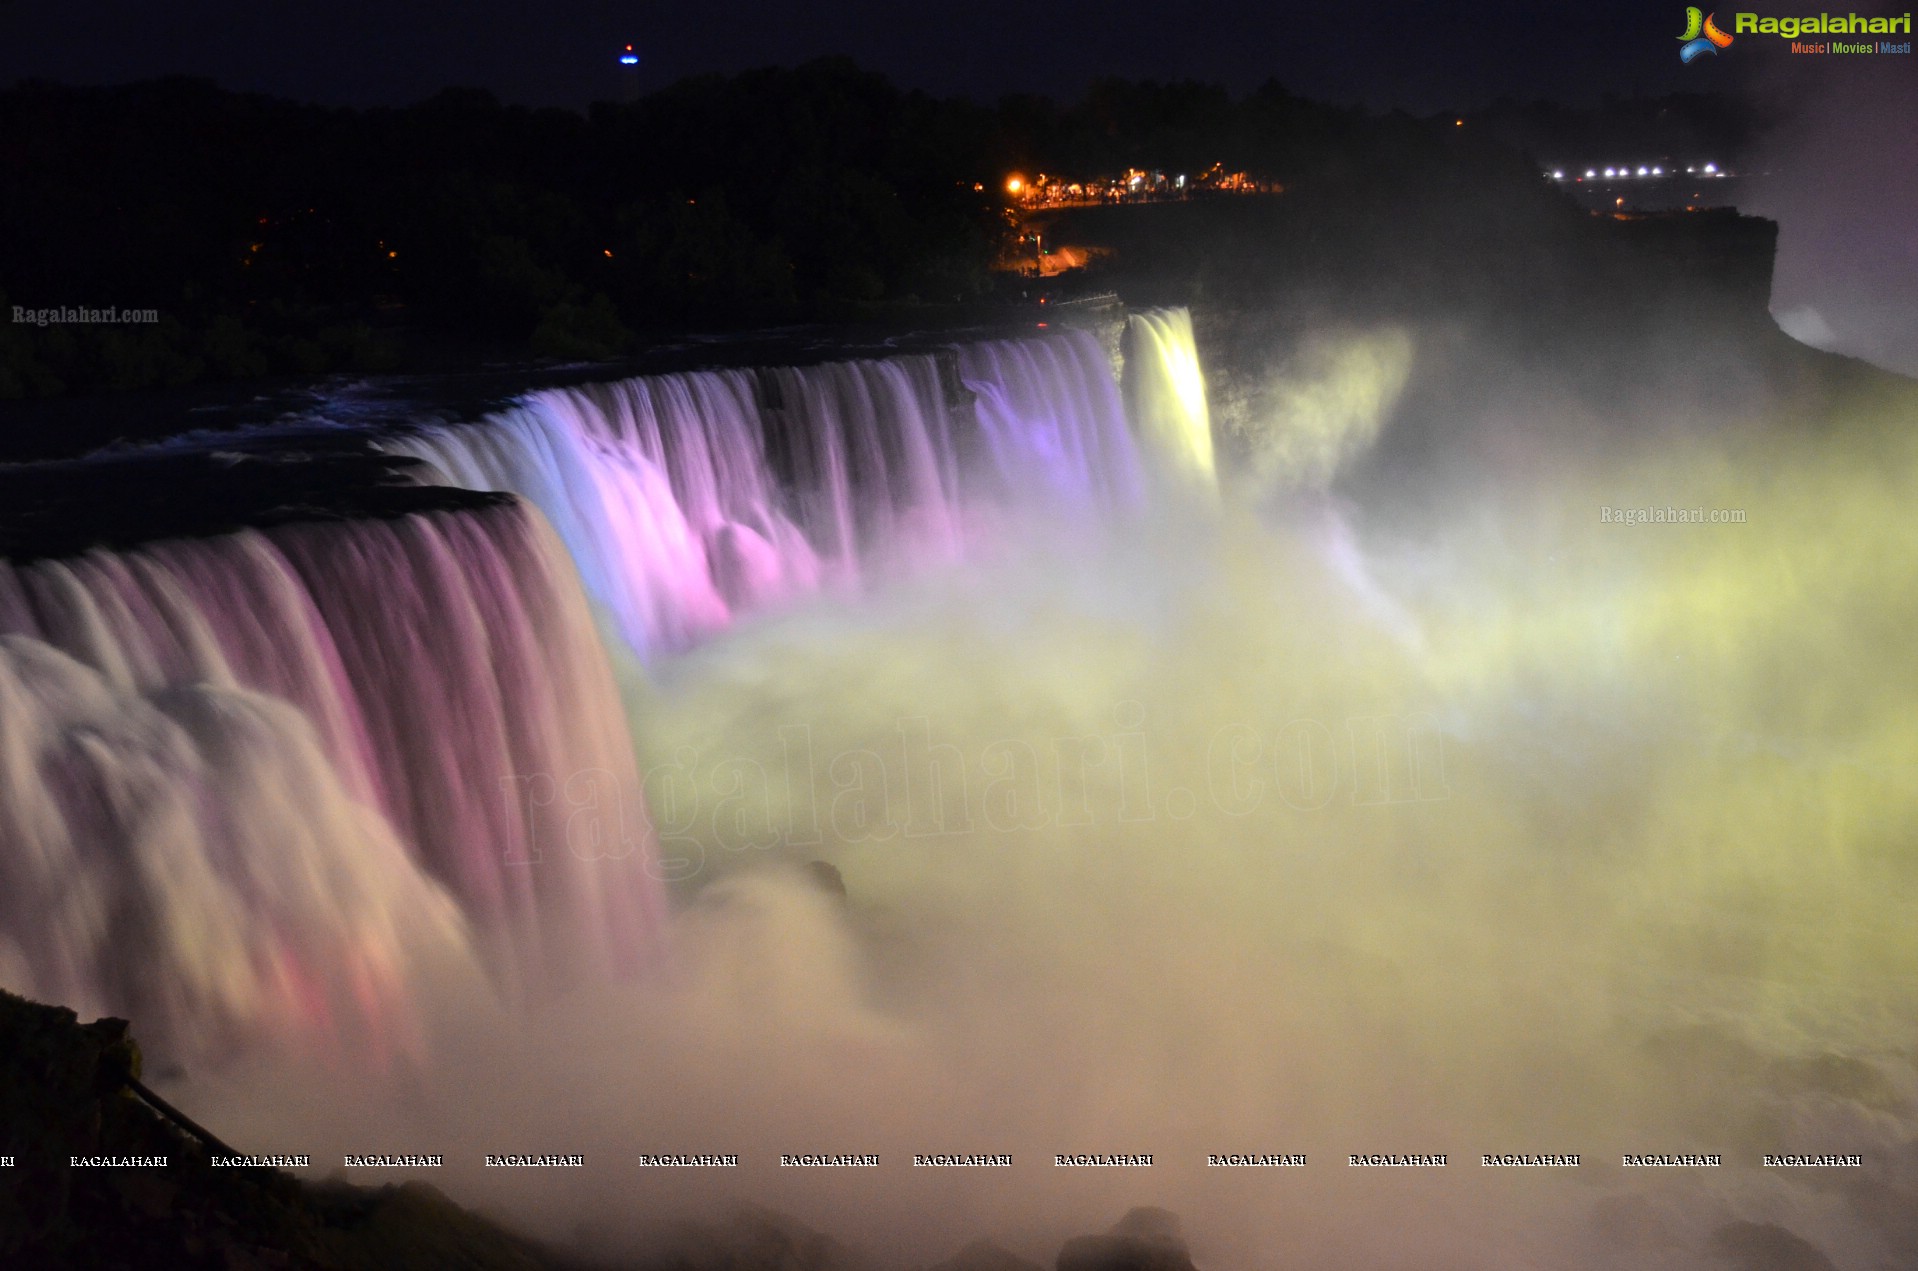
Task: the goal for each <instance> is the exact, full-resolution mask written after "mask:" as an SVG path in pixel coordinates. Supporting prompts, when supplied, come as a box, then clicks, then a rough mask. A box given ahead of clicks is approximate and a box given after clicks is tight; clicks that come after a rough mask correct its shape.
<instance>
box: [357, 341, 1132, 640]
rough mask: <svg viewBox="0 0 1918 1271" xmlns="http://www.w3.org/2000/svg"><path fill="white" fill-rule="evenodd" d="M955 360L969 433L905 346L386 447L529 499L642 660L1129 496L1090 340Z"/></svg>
mask: <svg viewBox="0 0 1918 1271" xmlns="http://www.w3.org/2000/svg"><path fill="white" fill-rule="evenodd" d="M956 357H957V365H958V375H959V379H960V381H961V383H962V384H963V385H964V386H965V387H966V388H968V389H970V390H972V392H973V393H974V394H975V395H976V398H977V407H976V415H977V423H976V425H975V424H974V423H973V422H972V421H971V420H969V419H967V418H966V411H965V409H964V408H963V406H959V407H955V405H954V404H953V403H952V402H951V401H949V400H948V398H949V397H950V396H951V394H950V393H949V392H948V389H947V387H946V386H945V384H944V383H943V382H942V378H941V374H940V363H939V360H938V358H937V357H936V356H934V355H929V354H914V355H904V356H900V357H895V358H890V359H885V360H877V361H874V360H862V361H853V362H841V363H830V364H826V365H822V366H813V367H802V368H792V367H786V368H778V369H773V370H767V371H762V372H759V373H758V374H756V375H755V374H754V373H752V372H746V371H700V372H691V373H683V374H672V375H658V376H647V377H642V378H637V379H629V380H624V381H620V382H617V383H611V384H597V385H591V386H588V387H584V388H572V389H554V390H549V391H545V392H540V393H534V394H532V395H530V396H529V397H527V398H526V399H524V400H523V401H522V402H520V403H519V404H517V405H515V406H514V407H512V408H510V409H508V410H506V411H502V412H500V413H497V414H495V415H492V416H490V417H488V418H487V419H485V420H482V421H480V422H478V423H473V424H452V425H438V426H434V427H431V428H427V429H424V430H421V431H419V432H416V433H414V434H412V435H409V436H403V437H396V438H392V439H389V440H388V441H387V442H386V443H385V444H386V445H387V446H388V447H389V448H390V449H392V450H394V451H396V452H399V453H405V454H410V455H413V456H415V457H418V458H420V459H423V460H425V461H426V462H427V463H429V464H431V465H432V466H433V467H434V468H435V469H437V471H438V472H439V473H440V474H441V475H442V478H443V479H444V480H445V481H446V482H447V483H448V484H451V485H455V486H460V487H464V488H468V489H475V490H497V491H512V492H514V493H517V494H520V495H522V496H523V497H525V498H527V499H529V500H531V501H532V502H533V503H535V504H536V505H538V506H539V507H540V508H541V509H543V510H544V511H545V512H546V514H547V516H548V517H549V518H550V519H551V521H552V522H553V525H554V527H555V528H556V529H557V530H558V531H559V533H560V536H561V537H562V538H563V539H564V540H565V541H566V544H567V546H568V548H569V549H570V550H571V552H572V554H573V557H574V559H575V561H577V562H578V565H579V568H580V573H581V575H582V577H583V578H584V580H585V582H586V586H587V589H588V591H589V592H590V593H591V594H592V595H593V597H594V598H595V599H596V600H597V601H598V602H599V603H600V604H601V605H602V606H603V607H604V609H605V610H606V611H607V612H608V613H609V614H610V615H611V616H612V618H613V622H614V626H615V628H616V629H617V630H618V632H619V633H620V634H621V635H622V636H623V637H624V638H625V640H626V641H627V642H628V643H629V644H630V645H632V647H633V648H634V649H636V650H637V651H639V652H640V653H642V654H643V655H648V656H653V655H657V654H660V653H666V652H670V651H672V650H675V649H680V648H684V647H687V646H688V645H691V644H694V643H696V642H698V640H699V639H700V638H701V637H702V636H704V635H707V634H710V633H711V632H713V631H715V630H718V629H720V628H723V627H724V626H726V625H728V624H729V623H730V622H731V621H732V620H733V619H734V618H735V617H737V616H739V615H742V614H748V613H752V612H755V611H758V610H762V609H765V608H767V607H769V606H772V605H775V604H777V603H778V602H780V601H781V600H785V599H789V598H795V597H800V596H805V595H809V594H812V593H814V592H817V591H819V590H820V589H821V588H822V587H839V588H855V587H858V586H860V585H862V584H864V583H866V582H869V581H871V580H872V579H873V578H874V577H878V576H885V575H889V574H897V573H899V572H900V571H902V570H904V571H911V570H913V569H916V568H918V567H919V566H921V565H923V564H924V563H927V562H931V561H941V560H952V559H955V558H957V557H959V556H962V555H963V554H964V553H965V552H966V550H967V544H968V542H969V541H970V540H971V539H973V538H976V537H980V536H990V534H991V533H992V531H993V528H994V523H995V522H996V521H997V520H999V519H1000V517H1001V516H1002V514H1003V513H1004V511H1005V510H1006V505H1007V504H1013V505H1021V506H1027V507H1035V508H1043V507H1051V506H1054V505H1056V503H1057V501H1058V500H1059V499H1060V498H1062V497H1063V498H1065V499H1066V500H1067V501H1068V502H1070V503H1071V504H1072V505H1073V506H1075V507H1078V508H1081V509H1105V510H1116V509H1123V508H1126V507H1130V506H1133V505H1135V504H1136V503H1137V501H1138V499H1139V497H1140V491H1141V487H1142V484H1143V483H1142V478H1141V475H1140V470H1139V462H1138V458H1137V455H1136V452H1135V448H1134V446H1133V443H1132V440H1131V437H1130V435H1129V433H1128V431H1127V428H1126V423H1125V417H1124V414H1123V411H1122V408H1121V405H1120V401H1119V398H1118V394H1117V390H1116V386H1115V385H1114V382H1113V378H1112V372H1111V368H1110V365H1109V363H1108V362H1107V360H1106V358H1105V356H1104V354H1103V353H1102V352H1101V350H1100V349H1099V346H1098V343H1097V342H1096V341H1095V340H1094V339H1093V338H1092V337H1091V336H1089V335H1087V334H1085V333H1084V332H1077V331H1062V332H1058V333H1056V334H1053V335H1051V336H1048V337H1043V338H1037V339H1027V340H1007V341H987V342H982V343H977V344H969V345H963V346H960V347H959V349H958V350H957V352H956Z"/></svg>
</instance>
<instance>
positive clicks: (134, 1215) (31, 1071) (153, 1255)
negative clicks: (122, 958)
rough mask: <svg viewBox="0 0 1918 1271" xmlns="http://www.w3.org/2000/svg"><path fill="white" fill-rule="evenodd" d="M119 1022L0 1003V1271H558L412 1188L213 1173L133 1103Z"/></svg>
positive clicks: (133, 1073) (184, 1137)
mask: <svg viewBox="0 0 1918 1271" xmlns="http://www.w3.org/2000/svg"><path fill="white" fill-rule="evenodd" d="M139 1075H140V1051H139V1047H138V1046H137V1045H136V1044H135V1043H134V1041H133V1039H132V1037H131V1035H130V1034H129V1032H128V1028H127V1024H126V1022H125V1021H124V1020H116V1019H105V1020H99V1021H97V1022H95V1023H92V1024H87V1025H82V1024H81V1023H80V1022H79V1019H78V1017H76V1016H75V1015H74V1013H73V1012H72V1011H69V1010H65V1009H63V1008H61V1007H55V1006H42V1005H40V1004H38V1003H35V1002H29V1001H27V1000H25V999H24V998H20V997H15V996H14V995H13V994H11V993H7V992H4V991H0V1156H10V1157H12V1158H13V1160H14V1165H13V1167H12V1168H10V1169H4V1170H0V1266H4V1267H7V1268H9V1271H16V1269H17V1271H28V1269H37V1268H49V1269H51V1268H56V1267H57V1268H62V1269H63V1271H85V1269H86V1268H95V1267H98V1268H108V1267H111V1268H114V1269H115V1271H145V1269H146V1268H153V1269H154V1271H161V1269H164V1271H192V1269H194V1268H207V1269H209V1271H213V1269H218V1271H245V1269H250V1268H265V1267H275V1268H293V1269H295V1271H359V1269H360V1268H367V1269H368V1271H372V1269H373V1268H389V1267H408V1268H426V1269H429V1271H430V1269H433V1268H454V1267H459V1268H470V1269H472V1271H554V1269H560V1268H568V1267H571V1266H573V1265H574V1264H570V1263H568V1262H566V1261H564V1260H563V1259H560V1258H558V1257H556V1256H554V1255H551V1254H549V1253H547V1252H546V1251H544V1250H542V1249H540V1248H538V1247H537V1246H535V1245H533V1244H532V1243H530V1242H528V1241H525V1240H522V1239H520V1238H519V1237H517V1236H514V1235H512V1234H511V1233H510V1232H507V1231H504V1230H502V1229H501V1228H499V1227H497V1226H494V1225H493V1224H492V1223H489V1222H487V1221H485V1220H484V1219H482V1218H478V1217H476V1216H474V1215H473V1214H470V1213H467V1212H466V1211H465V1210H463V1209H461V1208H460V1207H459V1206H457V1205H455V1204H454V1203H453V1202H452V1201H450V1200H448V1199H447V1198H446V1197H445V1196H443V1195H441V1194H440V1193H439V1192H437V1191H435V1190H434V1189H433V1188H431V1187H427V1186H425V1185H423V1184H407V1185H406V1186H403V1187H385V1188H378V1189H374V1188H361V1187H351V1186H348V1185H346V1184H344V1183H338V1184H323V1185H320V1186H317V1187H315V1186H309V1185H307V1184H304V1183H302V1182H301V1181H299V1180H298V1179H296V1178H294V1177H293V1176H292V1175H290V1174H286V1173H282V1172H280V1171H278V1170H267V1169H217V1170H216V1169H214V1168H212V1167H211V1165H210V1164H209V1162H208V1153H207V1149H206V1147H205V1146H204V1145H203V1144H202V1143H201V1142H200V1141H199V1140H198V1139H196V1138H195V1137H193V1136H191V1135H189V1134H187V1133H185V1132H184V1131H182V1130H181V1129H180V1128H178V1127H177V1126H176V1125H175V1124H173V1123H172V1122H171V1121H170V1120H169V1119H168V1118H166V1117H164V1116H162V1115H161V1114H160V1113H159V1112H156V1111H155V1110H154V1108H152V1107H151V1106H149V1105H148V1104H147V1103H145V1102H143V1101H142V1100H141V1099H140V1098H139V1097H138V1096H136V1095H135V1094H134V1093H133V1092H132V1090H131V1089H130V1086H129V1079H132V1080H134V1081H137V1080H138V1078H139ZM75 1156H112V1157H127V1156H143V1157H154V1156H163V1157H165V1158H166V1161H167V1164H166V1167H165V1168H163V1169H74V1168H72V1167H71V1158H73V1157H75Z"/></svg>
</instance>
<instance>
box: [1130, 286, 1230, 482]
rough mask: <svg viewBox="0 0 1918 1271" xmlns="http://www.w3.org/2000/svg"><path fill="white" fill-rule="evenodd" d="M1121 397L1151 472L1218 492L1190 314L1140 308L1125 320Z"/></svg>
mask: <svg viewBox="0 0 1918 1271" xmlns="http://www.w3.org/2000/svg"><path fill="white" fill-rule="evenodd" d="M1125 398H1126V406H1127V409H1128V411H1129V413H1130V414H1131V416H1132V423H1133V427H1134V428H1136V429H1137V430H1138V432H1139V435H1140V438H1141V440H1142V441H1143V443H1144V444H1145V446H1146V447H1147V448H1148V450H1150V451H1151V452H1152V455H1153V460H1154V465H1155V466H1156V467H1158V468H1159V469H1161V470H1163V471H1164V472H1166V473H1168V474H1171V475H1173V476H1174V479H1175V480H1182V481H1185V482H1187V483H1190V484H1192V485H1194V486H1196V487H1198V488H1202V489H1207V490H1211V489H1216V488H1217V483H1218V474H1217V472H1216V471H1215V469H1214V466H1213V461H1212V416H1211V413H1210V412H1209V411H1208V410H1207V408H1206V401H1205V375H1204V373H1203V372H1202V371H1201V370H1200V369H1199V350H1198V345H1197V344H1196V343H1195V341H1194V339H1193V335H1192V313H1191V311H1190V310H1187V309H1144V310H1141V311H1139V312H1138V313H1134V314H1132V315H1130V316H1129V317H1128V318H1127V319H1126V329H1125Z"/></svg>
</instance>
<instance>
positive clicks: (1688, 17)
mask: <svg viewBox="0 0 1918 1271" xmlns="http://www.w3.org/2000/svg"><path fill="white" fill-rule="evenodd" d="M1717 16H1718V15H1717V14H1716V13H1712V14H1706V13H1704V12H1703V11H1701V10H1699V9H1696V8H1692V9H1686V10H1685V34H1683V35H1681V36H1679V37H1678V38H1679V39H1681V40H1683V41H1684V44H1683V45H1681V46H1680V47H1679V50H1678V60H1679V61H1681V62H1683V63H1685V64H1686V65H1687V66H1690V65H1691V62H1692V59H1693V58H1695V57H1697V56H1698V55H1699V54H1700V53H1713V54H1715V53H1717V52H1718V50H1719V49H1722V48H1724V47H1725V46H1726V45H1727V44H1730V43H1731V42H1732V37H1731V36H1729V35H1726V34H1725V33H1724V32H1723V31H1721V30H1719V29H1718V26H1717V24H1716V23H1714V22H1713V21H1712V19H1713V18H1715V17H1717Z"/></svg>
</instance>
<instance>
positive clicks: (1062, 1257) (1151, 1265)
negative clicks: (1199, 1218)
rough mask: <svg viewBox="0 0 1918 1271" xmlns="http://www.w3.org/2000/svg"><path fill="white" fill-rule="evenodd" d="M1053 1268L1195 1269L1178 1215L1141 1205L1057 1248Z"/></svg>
mask: <svg viewBox="0 0 1918 1271" xmlns="http://www.w3.org/2000/svg"><path fill="white" fill-rule="evenodd" d="M1057 1271H1195V1268H1194V1267H1193V1265H1192V1256H1191V1255H1190V1254H1189V1253H1188V1252H1187V1251H1186V1246H1185V1235H1184V1233H1183V1231H1182V1230H1181V1228H1180V1224H1179V1217H1178V1215H1177V1214H1174V1213H1173V1212H1171V1211H1170V1210H1166V1209H1157V1208H1153V1207H1151V1206H1141V1207H1140V1208H1137V1209H1134V1210H1131V1211H1130V1212H1128V1213H1127V1214H1126V1216H1125V1217H1123V1218H1121V1219H1120V1220H1119V1221H1118V1222H1117V1223H1115V1224H1113V1227H1112V1229H1111V1230H1110V1231H1108V1232H1106V1233H1105V1234H1104V1235H1102V1236H1079V1237H1077V1238H1075V1239H1072V1240H1068V1241H1066V1244H1065V1247H1064V1248H1063V1249H1061V1250H1059V1261H1058V1267H1057Z"/></svg>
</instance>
